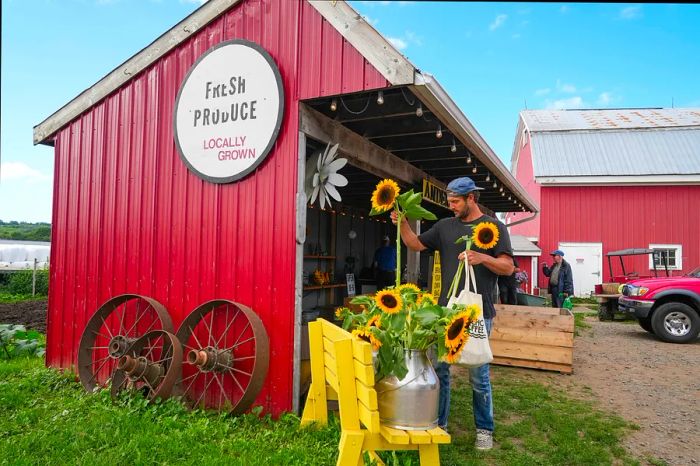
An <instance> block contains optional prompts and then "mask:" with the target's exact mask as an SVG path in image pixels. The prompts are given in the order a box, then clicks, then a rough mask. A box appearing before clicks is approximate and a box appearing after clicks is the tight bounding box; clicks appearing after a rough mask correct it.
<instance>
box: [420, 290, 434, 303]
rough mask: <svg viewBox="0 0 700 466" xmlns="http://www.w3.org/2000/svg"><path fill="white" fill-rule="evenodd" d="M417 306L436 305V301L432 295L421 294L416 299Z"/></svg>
mask: <svg viewBox="0 0 700 466" xmlns="http://www.w3.org/2000/svg"><path fill="white" fill-rule="evenodd" d="M418 304H419V305H423V304H428V305H430V304H433V305H435V304H437V299H435V296H433V294H432V293H427V292H426V293H421V295H420V296H419V297H418Z"/></svg>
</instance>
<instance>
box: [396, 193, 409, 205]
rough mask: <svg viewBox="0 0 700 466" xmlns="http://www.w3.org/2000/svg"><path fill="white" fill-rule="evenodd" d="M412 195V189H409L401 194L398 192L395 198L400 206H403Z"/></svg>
mask: <svg viewBox="0 0 700 466" xmlns="http://www.w3.org/2000/svg"><path fill="white" fill-rule="evenodd" d="M412 195H413V189H409V190H408V191H406V192H405V193H403V194H399V196H398V197H397V198H396V200H397V202H398V203H399V205H400V206H401V207H404V205H405V204H406V200H407V199H408V198H409V197H411V196H412Z"/></svg>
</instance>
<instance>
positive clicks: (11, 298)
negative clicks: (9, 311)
mask: <svg viewBox="0 0 700 466" xmlns="http://www.w3.org/2000/svg"><path fill="white" fill-rule="evenodd" d="M45 299H46V296H40V295H36V296H32V295H31V294H12V293H2V292H0V303H20V302H24V301H43V300H45Z"/></svg>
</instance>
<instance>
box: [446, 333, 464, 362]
mask: <svg viewBox="0 0 700 466" xmlns="http://www.w3.org/2000/svg"><path fill="white" fill-rule="evenodd" d="M467 340H468V338H464V339H462V340H460V341H459V344H458V345H457V346H456V347H454V348H449V349H448V350H447V354H446V355H445V357H444V359H445V361H446V362H448V363H450V364H453V363H455V362H458V361H459V355H460V354H461V353H462V350H463V349H464V346H465V345H466V344H467Z"/></svg>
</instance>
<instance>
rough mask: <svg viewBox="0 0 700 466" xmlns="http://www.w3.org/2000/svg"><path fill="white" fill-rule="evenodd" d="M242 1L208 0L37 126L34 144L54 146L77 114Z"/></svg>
mask: <svg viewBox="0 0 700 466" xmlns="http://www.w3.org/2000/svg"><path fill="white" fill-rule="evenodd" d="M241 1H242V0H209V1H208V2H206V3H205V4H204V5H202V6H201V7H199V8H198V9H197V10H195V11H194V12H193V13H192V14H190V15H189V16H188V17H187V18H185V19H183V20H182V21H180V22H179V23H177V24H176V25H175V26H174V27H172V28H171V29H170V30H169V31H167V32H166V33H165V34H163V35H162V36H160V37H159V38H158V39H156V40H155V41H153V42H152V43H151V45H149V46H148V47H146V48H144V49H143V50H141V51H140V52H139V53H137V54H136V55H134V56H133V57H131V58H129V59H128V60H127V61H125V62H124V63H122V64H121V65H119V66H118V67H117V68H115V69H114V70H113V71H112V72H111V73H109V74H108V75H107V76H105V77H104V78H102V79H100V80H99V81H98V82H97V83H95V84H94V85H93V86H92V87H90V88H88V89H86V90H85V91H83V92H82V93H81V94H80V95H78V96H77V97H76V98H74V99H73V100H71V101H70V102H68V103H67V104H66V105H64V106H63V107H61V108H60V109H59V110H57V111H56V112H54V113H53V115H51V116H49V117H48V118H46V119H45V120H44V121H42V122H41V123H39V124H38V125H36V126H35V127H34V144H47V145H52V143H51V141H49V138H51V137H52V136H53V135H54V133H55V132H56V131H58V130H59V129H61V128H62V127H63V126H65V125H66V124H68V123H70V122H71V121H72V120H74V119H75V118H76V117H77V116H78V115H80V114H81V113H83V112H84V111H85V110H87V109H89V108H90V107H92V106H93V105H96V104H97V103H98V102H100V101H101V100H102V99H104V98H105V97H107V96H108V95H109V94H111V93H112V92H114V91H115V90H117V89H118V88H119V87H121V86H123V85H124V84H125V83H126V82H128V81H130V80H131V79H132V78H134V77H135V76H136V75H138V74H139V73H140V72H141V71H143V70H145V69H146V68H148V67H149V66H150V65H152V64H153V63H155V62H156V61H157V60H158V59H160V58H161V57H162V56H163V55H165V54H166V53H168V52H170V51H171V50H172V49H174V48H175V47H177V46H178V45H179V44H180V43H182V42H183V41H185V40H186V39H187V38H189V37H190V36H192V35H193V34H195V33H197V32H198V31H199V30H200V29H202V28H203V27H204V26H206V25H207V24H209V23H210V22H211V21H212V20H214V19H216V18H217V17H218V16H219V15H221V14H222V13H223V12H225V11H226V10H228V9H229V8H231V7H233V6H234V5H236V4H237V3H239V2H241Z"/></svg>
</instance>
